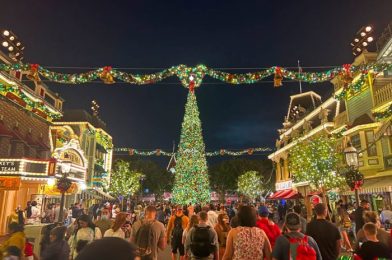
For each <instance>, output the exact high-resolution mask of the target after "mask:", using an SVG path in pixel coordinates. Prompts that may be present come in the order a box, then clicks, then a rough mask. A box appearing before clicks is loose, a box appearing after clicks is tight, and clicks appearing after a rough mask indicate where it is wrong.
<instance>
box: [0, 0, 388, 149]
mask: <svg viewBox="0 0 392 260" xmlns="http://www.w3.org/2000/svg"><path fill="white" fill-rule="evenodd" d="M4 2H7V3H3V4H2V5H1V9H0V27H3V28H4V29H10V30H12V31H13V32H14V33H16V35H18V36H19V37H20V39H21V41H22V42H23V43H24V44H25V46H26V49H25V62H31V63H39V64H41V65H43V66H60V67H100V66H106V65H111V66H113V67H122V68H139V69H133V70H131V71H132V72H134V73H146V72H155V71H158V70H156V69H151V68H167V67H170V66H172V65H177V64H186V65H189V66H194V65H197V64H199V63H203V64H206V65H207V66H209V67H213V68H264V67H270V66H273V65H280V66H285V67H289V66H296V65H297V60H298V59H299V60H300V61H301V65H302V66H304V67H309V66H310V67H313V66H333V65H340V64H343V63H351V62H352V59H353V57H352V54H351V49H350V46H349V44H350V41H351V40H352V39H353V37H354V34H355V33H356V32H357V30H359V28H360V27H361V26H364V25H368V24H370V25H373V26H374V27H375V29H376V32H377V34H379V33H380V32H381V31H382V30H383V29H384V27H385V26H386V25H387V23H388V22H389V21H391V20H392V19H391V18H392V16H391V14H392V0H367V1H364V0H363V1H362V0H344V1H342V0H335V1H314V0H313V1H309V0H303V1H293V0H286V1H261V0H259V1H245V0H244V1H238V0H237V1H213V0H209V1H201V0H199V1H169V0H160V1H141V0H139V1H130V0H129V1H114V0H112V1H85V0H83V1H81V0H79V1H49V0H40V1H22V0H13V1H4ZM377 34H376V35H377ZM373 45H374V44H373ZM373 48H374V46H373ZM140 68H144V69H140ZM145 68H150V69H147V70H146V69H145ZM60 71H66V72H81V71H83V70H82V69H80V68H74V69H70V68H66V69H60ZM230 71H231V72H246V71H248V70H230ZM269 80H271V79H269ZM204 82H207V84H205V85H202V86H201V87H200V88H198V89H197V90H196V94H197V98H198V104H199V109H200V113H201V115H200V117H201V120H202V124H203V135H204V139H205V143H206V147H207V150H217V149H220V148H248V147H259V146H274V143H275V141H274V140H275V139H276V138H277V132H276V129H277V128H280V127H281V123H282V120H283V117H284V115H285V113H287V106H288V102H289V96H290V95H292V94H296V93H298V92H299V88H298V83H293V82H288V83H284V86H283V87H281V88H273V83H272V82H271V81H269V82H264V83H260V84H255V85H242V86H233V85H228V84H223V83H220V82H217V81H215V80H213V79H211V78H208V77H206V78H205V80H204ZM47 84H48V86H49V87H50V88H51V89H52V90H53V91H55V92H58V93H60V95H61V96H62V97H64V98H65V99H66V103H65V105H64V108H65V109H71V108H72V109H75V108H83V109H89V107H90V102H91V100H93V99H96V100H97V101H98V103H99V104H100V106H101V110H100V117H101V118H102V119H103V120H104V121H106V123H107V125H108V128H109V132H110V134H111V135H112V136H113V138H114V143H115V146H127V147H134V148H140V149H154V148H161V149H167V150H170V149H171V146H172V141H173V140H175V141H176V142H178V140H179V136H180V128H181V122H182V117H183V113H184V105H185V101H186V95H187V90H186V89H185V88H183V87H182V86H181V85H180V83H179V81H178V80H177V78H175V77H174V78H172V79H169V80H167V81H164V82H163V83H161V84H156V85H146V86H134V85H128V84H116V85H104V84H86V85H76V86H73V85H71V86H69V85H60V84H54V83H50V82H48V83H47ZM309 89H313V90H314V91H315V92H317V93H320V94H322V96H323V97H327V96H328V95H331V93H332V85H331V84H330V83H326V84H317V85H312V86H311V87H308V86H306V87H304V90H309ZM324 100H325V98H324Z"/></svg>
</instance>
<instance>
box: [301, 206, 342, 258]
mask: <svg viewBox="0 0 392 260" xmlns="http://www.w3.org/2000/svg"><path fill="white" fill-rule="evenodd" d="M314 211H315V213H316V219H313V220H312V221H310V222H309V223H308V225H307V226H306V234H307V235H309V236H311V237H313V238H314V240H315V241H316V242H317V245H318V247H319V248H320V252H321V255H322V257H323V260H335V259H337V258H338V256H339V254H340V247H341V236H340V232H339V229H338V228H337V227H336V226H335V225H334V224H332V223H331V222H329V221H328V220H327V219H326V218H327V207H326V205H325V204H323V203H319V204H317V205H316V206H315V207H314Z"/></svg>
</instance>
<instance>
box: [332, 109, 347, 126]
mask: <svg viewBox="0 0 392 260" xmlns="http://www.w3.org/2000/svg"><path fill="white" fill-rule="evenodd" d="M334 121H335V128H339V127H341V126H343V125H345V124H346V123H347V111H344V112H342V113H340V114H339V115H337V116H336V117H335V119H334Z"/></svg>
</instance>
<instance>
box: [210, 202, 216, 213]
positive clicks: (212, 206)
mask: <svg viewBox="0 0 392 260" xmlns="http://www.w3.org/2000/svg"><path fill="white" fill-rule="evenodd" d="M210 210H212V211H214V210H215V206H214V204H212V203H211V204H210Z"/></svg>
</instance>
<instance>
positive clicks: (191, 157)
mask: <svg viewBox="0 0 392 260" xmlns="http://www.w3.org/2000/svg"><path fill="white" fill-rule="evenodd" d="M175 170H176V175H175V181H174V188H173V201H174V202H175V203H178V204H188V203H202V204H203V203H208V202H209V201H210V185H209V179H208V169H207V161H206V154H205V145H204V141H203V136H202V128H201V122H200V118H199V110H198V107H197V101H196V96H195V94H194V92H193V91H189V93H188V99H187V103H186V105H185V115H184V121H183V122H182V129H181V137H180V144H179V145H178V154H177V164H176V167H175Z"/></svg>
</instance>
